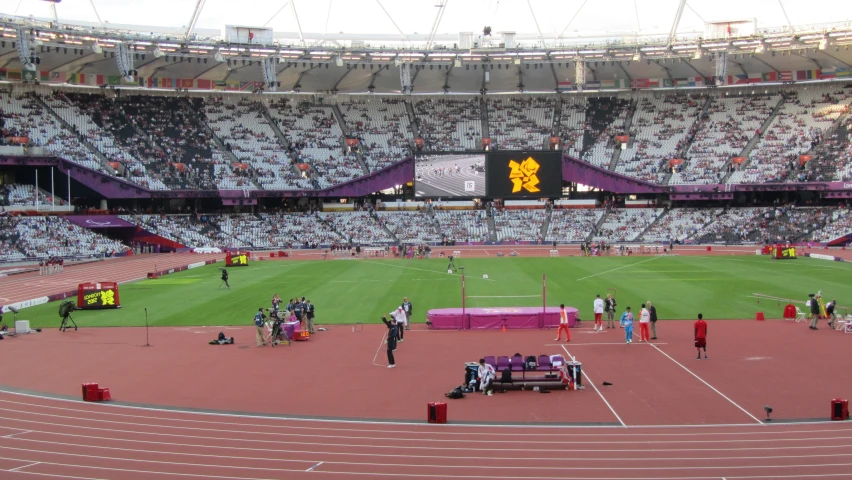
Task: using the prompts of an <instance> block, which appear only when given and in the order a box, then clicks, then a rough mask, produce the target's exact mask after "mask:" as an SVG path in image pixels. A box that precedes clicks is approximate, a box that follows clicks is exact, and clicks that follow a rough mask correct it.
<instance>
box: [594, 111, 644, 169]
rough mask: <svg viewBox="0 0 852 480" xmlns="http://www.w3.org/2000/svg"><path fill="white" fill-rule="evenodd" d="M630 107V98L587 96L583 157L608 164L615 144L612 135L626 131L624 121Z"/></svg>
mask: <svg viewBox="0 0 852 480" xmlns="http://www.w3.org/2000/svg"><path fill="white" fill-rule="evenodd" d="M632 109H633V106H632V103H631V101H630V100H627V99H623V98H614V97H597V98H590V99H588V103H587V107H586V123H585V125H584V127H583V156H582V159H583V160H585V161H587V162H589V163H591V164H592V165H597V166H598V167H602V168H609V166H610V163H612V157H613V153H614V152H615V148H616V139H615V137H616V136H619V135H622V134H625V133H626V132H624V123H625V121H626V120H627V116H628V115H630V114H631V112H632Z"/></svg>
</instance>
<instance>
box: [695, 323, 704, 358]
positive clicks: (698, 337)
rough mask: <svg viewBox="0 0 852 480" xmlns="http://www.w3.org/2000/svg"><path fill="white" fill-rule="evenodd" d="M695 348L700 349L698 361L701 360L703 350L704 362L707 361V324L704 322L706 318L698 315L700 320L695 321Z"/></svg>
mask: <svg viewBox="0 0 852 480" xmlns="http://www.w3.org/2000/svg"><path fill="white" fill-rule="evenodd" d="M695 348H697V349H698V359H699V360H701V349H702V348H703V349H704V360H707V322H705V321H704V316H703V315H701V314H700V313H699V314H698V320H696V321H695Z"/></svg>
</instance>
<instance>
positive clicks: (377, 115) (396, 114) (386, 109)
mask: <svg viewBox="0 0 852 480" xmlns="http://www.w3.org/2000/svg"><path fill="white" fill-rule="evenodd" d="M340 111H341V112H342V113H343V118H344V119H345V120H346V125H347V126H348V127H349V130H350V132H351V134H352V135H353V136H355V137H356V138H357V139H358V140H359V141H360V143H361V146H362V149H361V151H362V153H363V158H364V161H365V162H366V163H367V166H368V167H369V169H370V171H376V170H381V169H382V168H385V167H387V166H389V165H392V164H394V163H396V162H399V161H400V160H403V159H405V157H406V156H407V155H408V154H409V153H410V151H411V142H413V137H412V134H411V126H410V122H409V120H408V113H407V112H406V111H405V102H404V101H403V100H401V99H396V98H382V99H380V100H377V101H374V100H372V99H369V100H368V101H364V102H354V101H353V102H346V103H341V104H340Z"/></svg>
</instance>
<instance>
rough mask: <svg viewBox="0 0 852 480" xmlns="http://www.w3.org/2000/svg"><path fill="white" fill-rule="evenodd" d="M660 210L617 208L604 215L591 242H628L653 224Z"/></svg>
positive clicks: (661, 210) (661, 211)
mask: <svg viewBox="0 0 852 480" xmlns="http://www.w3.org/2000/svg"><path fill="white" fill-rule="evenodd" d="M661 213H663V209H662V208H617V209H612V210H610V211H608V212H607V213H606V217H605V218H604V220H603V223H601V224H600V226H598V229H597V231H596V232H594V234H593V235H592V241H594V242H598V241H600V240H603V241H604V242H609V243H613V242H630V241H633V240H636V239H637V237H639V235H640V234H641V233H642V232H643V231H644V230H645V229H646V228H648V227H649V226H650V225H651V223H653V222H654V221H655V220H656V219H657V217H659V216H660V214H661Z"/></svg>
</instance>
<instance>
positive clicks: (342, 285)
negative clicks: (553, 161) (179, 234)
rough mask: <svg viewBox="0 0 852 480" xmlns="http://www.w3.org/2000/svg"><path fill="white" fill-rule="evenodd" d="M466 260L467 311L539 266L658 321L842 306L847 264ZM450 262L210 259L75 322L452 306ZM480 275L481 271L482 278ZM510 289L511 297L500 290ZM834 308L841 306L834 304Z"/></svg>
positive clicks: (551, 277) (538, 275)
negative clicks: (648, 308) (306, 303)
mask: <svg viewBox="0 0 852 480" xmlns="http://www.w3.org/2000/svg"><path fill="white" fill-rule="evenodd" d="M456 265H457V266H459V267H461V266H463V267H465V268H464V271H465V277H466V291H467V295H468V297H469V298H468V300H467V306H468V307H507V306H540V305H541V304H542V300H541V293H542V274H546V275H547V304H548V305H549V306H558V305H559V304H560V303H565V304H566V305H569V306H573V307H577V308H579V309H580V315H581V318H583V319H586V320H588V319H590V318H591V316H592V315H591V307H592V301H593V300H594V297H595V295H596V294H600V295H601V296H602V297H604V296H605V295H606V293H607V292H608V291H611V290H608V289H615V290H616V291H617V300H618V309H619V312H621V311H622V310H623V309H624V307H627V306H631V307H632V308H633V309H634V310H636V309H638V308H639V306H640V304H641V303H643V302H645V301H647V300H651V301H652V302H654V304H655V305H656V306H657V312H658V315H659V317H660V319H693V318H695V315H696V314H697V313H699V312H701V313H703V314H704V316H705V318H711V319H748V318H754V315H755V313H756V312H757V311H763V312H765V313H766V316H767V318H777V317H779V316H780V315H781V310H782V308H783V305H784V302H782V306H781V307H778V306H777V302H775V301H767V300H762V301H761V303H760V304H758V303H757V299H756V298H755V297H754V296H753V295H754V294H762V295H771V296H775V297H781V298H791V299H796V300H797V301H798V302H799V304H800V307H801V308H804V306H803V305H802V303H803V302H804V301H805V300H807V294H808V293H816V292H817V291H818V290H822V292H823V296H824V297H825V298H826V299H827V300H829V299H832V298H837V300H838V304H839V305H841V306H843V305H850V304H852V302H850V301H847V299H846V298H844V297H843V294H845V293H847V292H848V285H849V280H850V279H852V266H850V265H849V264H846V263H837V262H827V261H822V260H814V259H808V258H800V259H798V260H789V261H772V260H770V259H769V258H767V257H759V256H707V257H695V256H685V257H679V256H672V257H647V256H645V257H643V256H639V257H601V258H584V257H562V258H524V257H500V258H496V257H495V258H477V259H457V261H456ZM446 267H447V260H445V259H431V260H415V261H413V262H411V263H410V264H409V262H408V261H407V260H398V259H395V260H366V259H362V260H325V261H268V262H257V263H253V264H252V265H250V266H248V267H239V268H229V269H228V271H229V273H230V284H231V288H230V289H225V288H224V287H221V288H220V284H221V282H220V280H219V269H218V266H217V265H210V266H207V267H202V268H197V269H193V270H188V271H185V272H180V273H176V274H172V275H167V276H164V277H162V278H159V279H156V280H143V281H139V282H134V283H130V284H125V285H121V286H120V290H119V293H120V299H121V304H122V308H120V309H111V310H87V311H78V312H74V314H73V318H74V320H76V322H77V324H78V325H79V326H81V327H107V326H110V327H112V326H141V325H144V324H145V310H144V309H145V308H147V309H148V321H149V323H150V325H152V326H180V325H206V326H213V325H251V324H252V318H253V316H254V313H255V312H256V311H257V309H258V308H260V307H263V308H266V307H269V306H270V299H271V298H272V296H273V294H278V295H280V296H281V298H282V299H284V301H285V302H286V301H287V299H289V298H293V297H297V296H299V297H301V296H305V297H306V298H308V299H310V300H311V303H313V304H315V305H316V322H317V324H340V323H355V322H361V323H377V322H378V321H379V319H380V318H381V316H382V315H383V314H385V313H387V312H390V311H391V310H393V309H395V308H396V307H397V306H398V305H399V304H400V303H401V302H402V298H403V297H404V296H408V298H409V299H410V301H411V302H412V303H413V305H414V319H415V320H416V322H418V323H420V322H423V321H425V315H426V311H427V310H429V309H433V308H447V307H461V305H462V293H461V277H460V275H458V274H448V273H447V270H446ZM483 275H487V276H488V278H487V279H485V278H483ZM508 297H514V298H508ZM58 307H59V303H58V302H52V303H49V304H46V305H40V306H36V307H31V308H27V309H25V310H23V311H22V312H21V313H20V314H19V315H18V318H20V319H28V320H30V322H31V325H32V326H33V327H58V326H59V321H60V318H59V315H58V313H57V312H58ZM838 310H839V312H840V313H843V309H842V308H839V309H838Z"/></svg>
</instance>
